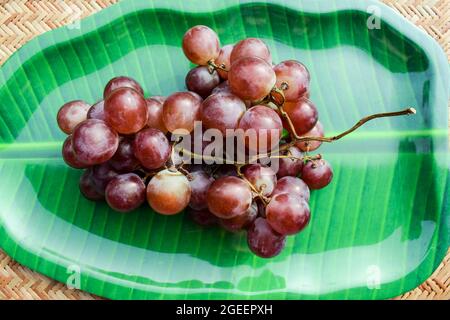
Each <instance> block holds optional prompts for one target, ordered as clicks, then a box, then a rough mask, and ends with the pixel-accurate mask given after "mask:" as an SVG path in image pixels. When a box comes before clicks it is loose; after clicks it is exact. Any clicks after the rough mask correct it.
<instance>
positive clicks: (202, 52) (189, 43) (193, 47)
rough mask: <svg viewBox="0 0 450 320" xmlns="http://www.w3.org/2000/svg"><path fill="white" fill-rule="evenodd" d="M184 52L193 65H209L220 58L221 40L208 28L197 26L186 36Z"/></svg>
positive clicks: (184, 38)
mask: <svg viewBox="0 0 450 320" xmlns="http://www.w3.org/2000/svg"><path fill="white" fill-rule="evenodd" d="M183 52H184V54H185V55H186V57H187V58H188V59H189V60H190V61H191V62H192V63H194V64H198V65H201V66H204V65H207V64H208V62H209V61H211V60H215V59H216V58H217V57H218V56H219V52H220V44H219V38H218V37H217V34H216V33H215V32H214V31H213V30H211V29H210V28H208V27H207V26H201V25H199V26H195V27H193V28H191V29H189V30H188V31H187V32H186V33H185V34H184V37H183Z"/></svg>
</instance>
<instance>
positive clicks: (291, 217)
mask: <svg viewBox="0 0 450 320" xmlns="http://www.w3.org/2000/svg"><path fill="white" fill-rule="evenodd" d="M266 218H267V222H268V223H269V224H270V226H271V227H272V229H274V230H275V231H276V232H278V233H279V234H282V235H292V234H296V233H298V232H300V231H302V230H303V229H304V228H305V227H306V225H307V224H308V223H309V220H310V218H311V213H310V210H309V206H308V203H307V202H306V201H305V200H304V199H303V198H302V197H300V196H298V195H297V194H289V193H280V194H277V195H276V196H274V197H272V199H271V200H270V202H269V204H268V205H267V207H266Z"/></svg>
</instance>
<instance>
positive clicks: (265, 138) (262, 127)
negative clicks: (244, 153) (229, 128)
mask: <svg viewBox="0 0 450 320" xmlns="http://www.w3.org/2000/svg"><path fill="white" fill-rule="evenodd" d="M239 128H240V129H242V130H244V132H246V141H245V142H246V143H245V144H246V145H247V147H248V148H249V149H250V150H254V151H257V150H259V151H263V152H264V151H269V150H271V149H273V148H274V147H275V146H276V145H277V144H278V143H279V141H280V139H281V134H282V132H283V123H282V121H281V119H280V116H279V115H278V114H277V113H276V112H275V111H274V110H272V109H270V108H268V107H266V106H262V105H257V106H254V107H252V108H250V109H248V110H247V111H246V112H245V113H244V115H243V116H242V118H241V120H240V122H239ZM252 133H255V135H254V137H252V136H251V134H252ZM255 139H256V141H254V140H255Z"/></svg>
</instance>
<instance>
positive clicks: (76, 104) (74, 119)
mask: <svg viewBox="0 0 450 320" xmlns="http://www.w3.org/2000/svg"><path fill="white" fill-rule="evenodd" d="M90 108H91V106H90V105H89V104H87V103H86V102H84V101H81V100H76V101H71V102H69V103H66V104H65V105H63V106H62V107H61V109H59V111H58V115H57V121H58V126H59V128H60V129H61V130H62V131H63V132H64V133H67V134H72V133H73V130H74V129H75V127H76V126H77V125H79V124H80V123H81V122H83V121H84V120H86V119H87V113H88V111H89V109H90Z"/></svg>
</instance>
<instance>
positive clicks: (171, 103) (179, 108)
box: [163, 92, 202, 133]
mask: <svg viewBox="0 0 450 320" xmlns="http://www.w3.org/2000/svg"><path fill="white" fill-rule="evenodd" d="M201 105H202V98H201V97H200V96H198V95H197V94H195V93H193V92H177V93H174V94H172V95H171V96H169V97H168V98H167V100H166V102H164V105H163V121H164V125H165V126H166V128H167V130H169V131H170V132H171V133H186V132H192V130H194V122H195V121H200V120H201Z"/></svg>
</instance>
